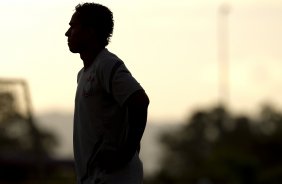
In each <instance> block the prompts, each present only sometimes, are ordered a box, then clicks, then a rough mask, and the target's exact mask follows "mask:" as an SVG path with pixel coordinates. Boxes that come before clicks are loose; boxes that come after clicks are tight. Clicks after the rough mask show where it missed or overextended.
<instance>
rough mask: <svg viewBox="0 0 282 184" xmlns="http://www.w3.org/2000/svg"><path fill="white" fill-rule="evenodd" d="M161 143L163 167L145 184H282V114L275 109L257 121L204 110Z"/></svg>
mask: <svg viewBox="0 0 282 184" xmlns="http://www.w3.org/2000/svg"><path fill="white" fill-rule="evenodd" d="M161 142H162V144H163V145H164V148H165V151H164V157H163V159H162V162H161V169H160V170H159V171H158V172H157V173H156V174H155V175H154V176H152V177H150V178H148V179H147V180H146V182H145V183H146V184H172V183H173V184H254V183H255V184H266V183H267V184H278V183H282V157H281V155H282V113H281V112H279V111H277V110H276V109H274V108H273V107H271V106H264V107H262V109H261V111H260V112H259V113H258V115H256V116H255V117H248V116H246V115H233V114H231V113H230V112H228V111H227V110H226V109H225V108H223V107H215V108H212V109H208V110H200V111H197V112H195V113H194V114H193V115H192V116H191V118H190V119H189V120H188V121H187V123H186V124H184V125H183V126H182V127H181V128H180V129H179V130H177V131H176V132H166V133H164V134H163V135H162V137H161Z"/></svg>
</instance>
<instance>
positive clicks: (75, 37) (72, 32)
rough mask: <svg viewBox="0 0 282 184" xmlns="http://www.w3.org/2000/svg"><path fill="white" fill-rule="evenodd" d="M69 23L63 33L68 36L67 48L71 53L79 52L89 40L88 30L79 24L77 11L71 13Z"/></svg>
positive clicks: (85, 47) (86, 45) (85, 46)
mask: <svg viewBox="0 0 282 184" xmlns="http://www.w3.org/2000/svg"><path fill="white" fill-rule="evenodd" d="M69 25H70V28H69V29H68V30H67V32H66V33H65V35H66V36H67V37H68V46H69V49H70V51H71V52H73V53H81V52H82V51H84V50H85V49H87V47H88V46H89V43H90V41H91V37H90V35H89V30H88V29H87V28H86V27H84V26H82V25H81V23H80V19H79V14H78V13H77V12H76V13H74V14H73V16H72V18H71V20H70V23H69Z"/></svg>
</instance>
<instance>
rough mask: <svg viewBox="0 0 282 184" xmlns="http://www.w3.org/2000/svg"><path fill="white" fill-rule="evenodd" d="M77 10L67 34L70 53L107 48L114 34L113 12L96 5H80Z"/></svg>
mask: <svg viewBox="0 0 282 184" xmlns="http://www.w3.org/2000/svg"><path fill="white" fill-rule="evenodd" d="M75 10H76V11H75V13H74V14H73V16H72V18H71V21H70V23H69V24H70V28H69V29H68V31H67V32H66V34H65V35H66V36H67V37H68V45H69V48H70V51H71V52H74V53H80V52H83V51H84V50H86V49H91V48H93V47H96V48H101V47H106V46H107V45H108V44H109V41H110V38H111V36H112V33H113V27H114V21H113V14H112V12H111V11H110V10H109V9H108V8H107V7H105V6H103V5H100V4H96V3H84V4H79V5H77V6H76V7H75Z"/></svg>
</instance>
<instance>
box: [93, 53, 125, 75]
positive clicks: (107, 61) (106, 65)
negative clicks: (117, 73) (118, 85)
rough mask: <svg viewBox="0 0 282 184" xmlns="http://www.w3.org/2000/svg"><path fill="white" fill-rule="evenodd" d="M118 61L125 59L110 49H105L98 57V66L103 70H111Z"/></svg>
mask: <svg viewBox="0 0 282 184" xmlns="http://www.w3.org/2000/svg"><path fill="white" fill-rule="evenodd" d="M116 63H123V61H122V60H121V59H120V58H119V57H118V56H117V55H116V54H114V53H112V52H110V51H109V50H108V49H104V50H103V51H101V53H100V54H99V55H98V57H97V67H98V68H99V69H103V70H111V69H112V68H113V67H114V66H115V65H116Z"/></svg>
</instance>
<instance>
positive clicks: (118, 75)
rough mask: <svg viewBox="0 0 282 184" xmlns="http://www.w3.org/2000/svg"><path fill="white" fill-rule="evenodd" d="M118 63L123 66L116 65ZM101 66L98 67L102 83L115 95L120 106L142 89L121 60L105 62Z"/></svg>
mask: <svg viewBox="0 0 282 184" xmlns="http://www.w3.org/2000/svg"><path fill="white" fill-rule="evenodd" d="M118 62H120V63H121V64H119V65H116V64H117V63H118ZM100 64H101V65H100V66H99V67H98V68H99V69H98V73H99V74H98V75H99V78H100V82H101V84H102V86H103V87H104V89H105V90H106V91H107V92H108V93H110V94H112V95H113V97H114V99H115V100H116V101H117V102H118V104H119V105H120V106H122V105H123V104H124V102H125V101H126V100H127V98H128V97H129V96H130V95H131V94H133V93H134V92H135V91H137V90H139V89H142V87H141V85H140V84H139V83H138V82H137V80H136V79H135V78H134V77H133V76H132V75H131V73H130V72H129V70H128V69H127V68H126V66H125V65H124V63H123V62H122V61H121V60H112V61H109V60H108V61H107V60H104V61H102V62H101V63H100ZM116 66H117V67H116Z"/></svg>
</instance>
